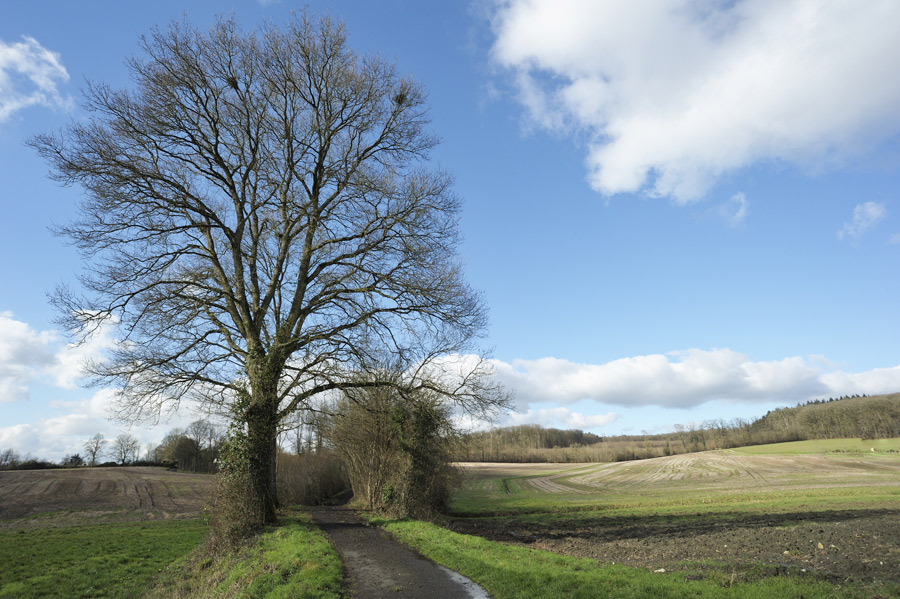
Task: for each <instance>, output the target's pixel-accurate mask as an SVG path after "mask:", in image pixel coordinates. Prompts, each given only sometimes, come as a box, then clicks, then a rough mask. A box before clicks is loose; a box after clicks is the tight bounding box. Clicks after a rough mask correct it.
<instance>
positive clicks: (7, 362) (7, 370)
mask: <svg viewBox="0 0 900 599" xmlns="http://www.w3.org/2000/svg"><path fill="white" fill-rule="evenodd" d="M114 330H115V328H114V325H113V324H112V323H110V324H107V325H104V326H101V327H100V329H99V330H98V331H97V332H96V333H95V334H94V335H93V336H91V337H90V338H89V339H88V340H87V341H85V342H84V343H81V344H67V345H62V344H61V343H60V339H59V335H58V334H57V333H56V332H55V331H36V330H34V329H33V328H31V326H30V325H28V324H27V323H25V322H21V321H19V320H16V319H15V318H14V316H13V315H12V314H11V313H10V312H0V403H9V402H14V401H18V400H24V399H28V398H29V396H30V393H29V386H30V385H32V384H35V383H39V382H48V383H50V384H52V385H54V386H56V387H60V388H62V389H74V388H75V387H76V386H77V381H78V379H80V378H81V377H82V375H83V373H82V366H83V364H84V363H85V361H89V360H97V359H101V358H102V355H103V352H104V351H105V350H106V349H109V348H110V347H112V346H113V344H114V343H115V339H114V338H113V333H114Z"/></svg>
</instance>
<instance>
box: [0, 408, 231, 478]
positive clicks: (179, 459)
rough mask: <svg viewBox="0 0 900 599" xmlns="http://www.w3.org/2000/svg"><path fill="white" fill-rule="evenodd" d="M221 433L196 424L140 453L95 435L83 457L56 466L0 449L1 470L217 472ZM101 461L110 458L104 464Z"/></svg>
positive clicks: (121, 440) (128, 443) (125, 442)
mask: <svg viewBox="0 0 900 599" xmlns="http://www.w3.org/2000/svg"><path fill="white" fill-rule="evenodd" d="M223 440H224V433H223V432H222V429H221V428H220V427H218V426H216V425H214V424H212V423H210V422H209V421H207V420H195V421H194V422H192V423H191V424H190V425H189V426H188V427H187V428H186V429H180V428H175V429H172V430H170V431H169V432H168V433H166V436H165V437H163V440H162V441H161V442H160V444H159V445H149V446H147V448H146V450H145V451H144V452H143V453H141V444H140V442H139V441H138V440H137V439H136V438H135V437H134V436H132V435H131V434H129V433H123V434H121V435H119V436H117V437H116V438H114V439H106V438H105V437H104V436H103V435H102V434H101V433H97V434H96V435H94V436H93V437H91V438H90V439H88V440H87V441H85V443H84V445H83V447H84V455H82V454H81V453H73V454H71V455H68V456H66V457H65V458H63V459H62V460H61V461H59V462H52V461H49V460H44V459H40V458H35V457H33V456H25V457H22V456H20V455H19V453H18V452H17V451H15V450H14V449H12V448H6V449H0V470H46V469H50V468H81V467H97V468H101V467H110V466H158V467H163V468H169V469H177V470H182V471H189V472H210V473H213V472H216V470H217V463H218V457H219V449H220V448H221V445H222V442H223ZM104 458H110V459H109V460H108V461H104Z"/></svg>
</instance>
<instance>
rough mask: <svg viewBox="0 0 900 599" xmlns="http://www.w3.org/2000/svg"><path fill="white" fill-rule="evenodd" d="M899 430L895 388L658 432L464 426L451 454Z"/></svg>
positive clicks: (650, 446)
mask: <svg viewBox="0 0 900 599" xmlns="http://www.w3.org/2000/svg"><path fill="white" fill-rule="evenodd" d="M857 437H859V438H862V439H883V438H890V437H900V393H895V394H892V395H879V396H874V397H869V396H865V395H863V396H852V397H840V398H830V399H817V400H813V401H810V402H807V403H805V404H801V405H798V406H796V407H793V408H779V409H777V410H772V411H770V412H769V413H767V414H766V415H765V416H763V417H762V418H759V419H757V420H752V421H750V420H745V419H742V418H734V419H732V420H729V421H726V420H721V419H719V420H708V421H706V422H704V423H703V424H702V425H700V426H696V427H689V426H681V425H676V426H675V431H673V432H671V433H665V434H661V435H648V434H642V435H619V436H614V437H599V436H597V435H594V434H591V433H584V432H582V431H579V430H558V429H552V428H550V429H547V428H542V427H540V426H537V425H521V426H512V427H506V428H500V429H493V430H490V431H479V432H473V433H467V434H466V435H464V436H463V439H462V442H461V443H460V445H459V449H458V450H457V453H456V455H455V458H456V459H457V460H459V461H481V462H621V461H627V460H639V459H644V458H654V457H661V456H667V455H675V454H682V453H690V452H694V451H706V450H709V449H728V448H732V447H744V446H747V445H763V444H766V443H783V442H787V441H804V440H808V439H838V438H857Z"/></svg>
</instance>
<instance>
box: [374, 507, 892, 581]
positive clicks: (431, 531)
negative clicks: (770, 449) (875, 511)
mask: <svg viewBox="0 0 900 599" xmlns="http://www.w3.org/2000/svg"><path fill="white" fill-rule="evenodd" d="M373 522H374V523H375V524H378V525H381V526H382V527H384V528H385V529H386V530H388V531H389V532H391V533H392V534H394V535H395V536H396V537H397V538H399V539H400V540H402V541H403V542H404V543H407V544H408V545H410V546H412V547H414V548H416V549H417V550H418V551H420V552H421V553H422V554H424V555H426V556H428V557H429V558H431V559H433V560H435V561H436V562H438V563H441V564H443V565H445V566H447V567H449V568H451V569H453V570H456V571H457V572H459V573H460V574H462V575H463V576H467V577H469V578H471V579H472V580H474V581H475V582H477V583H479V584H480V585H481V586H482V587H484V588H485V590H487V592H488V593H490V595H491V597H493V598H494V599H526V598H527V599H557V598H559V599H563V598H565V599H570V598H571V599H582V598H583V599H589V598H595V597H605V598H608V599H625V598H637V597H644V598H651V599H652V598H657V597H658V598H684V599H687V598H698V597H699V598H704V597H708V598H716V599H720V598H734V599H757V598H758V599H771V598H772V597H779V598H786V599H787V598H798V599H799V598H811V597H842V598H855V597H860V598H863V597H871V596H872V595H871V588H870V589H864V588H862V587H858V586H846V585H845V586H837V587H836V586H833V585H831V584H828V583H825V582H821V581H818V580H816V579H814V578H813V577H811V576H807V575H802V573H800V572H797V573H796V575H794V576H771V575H769V576H766V575H765V574H766V572H765V569H766V568H765V566H759V569H760V574H759V578H758V579H757V580H746V581H736V580H735V577H734V575H729V574H728V571H727V568H724V567H722V566H721V565H718V566H714V567H712V568H706V569H705V570H703V571H704V573H703V574H697V572H698V569H697V568H696V567H690V566H688V567H687V569H686V570H684V571H681V570H679V571H674V572H663V573H660V572H651V571H649V570H646V569H642V568H628V567H624V566H619V565H611V564H603V565H601V564H598V563H597V562H596V561H595V560H591V559H585V558H575V557H569V556H564V555H559V554H556V553H553V552H549V551H541V550H536V549H529V548H525V547H517V546H512V545H506V544H503V543H497V542H493V541H487V540H485V539H482V538H480V537H474V536H469V535H461V534H457V533H454V532H450V531H448V530H446V529H443V528H440V527H438V526H435V525H433V524H428V523H424V522H417V521H384V520H381V521H379V520H374V521H373ZM742 577H743V576H742ZM697 578H699V579H697ZM895 590H896V589H895Z"/></svg>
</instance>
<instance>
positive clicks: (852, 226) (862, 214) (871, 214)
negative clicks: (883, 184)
mask: <svg viewBox="0 0 900 599" xmlns="http://www.w3.org/2000/svg"><path fill="white" fill-rule="evenodd" d="M885 215H887V208H885V207H884V204H879V203H878V202H866V203H864V204H857V205H856V207H855V208H854V209H853V220H851V221H850V222H848V223H844V226H843V228H841V230H840V231H838V233H837V236H838V239H844V238H847V237H849V238H851V239H859V238H860V237H862V235H863V234H864V233H865V232H866V231H868V230H869V229H871V228H872V227H874V226H875V225H877V224H878V223H879V222H881V221H882V220H883V219H884V217H885Z"/></svg>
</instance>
